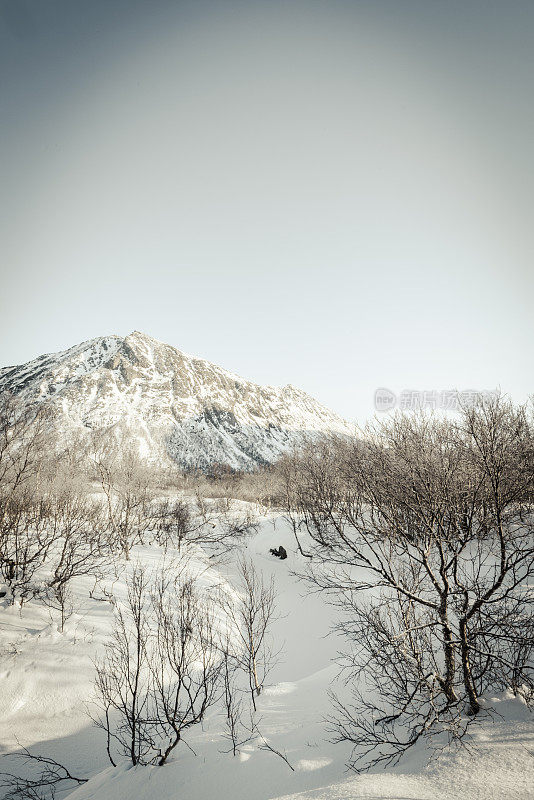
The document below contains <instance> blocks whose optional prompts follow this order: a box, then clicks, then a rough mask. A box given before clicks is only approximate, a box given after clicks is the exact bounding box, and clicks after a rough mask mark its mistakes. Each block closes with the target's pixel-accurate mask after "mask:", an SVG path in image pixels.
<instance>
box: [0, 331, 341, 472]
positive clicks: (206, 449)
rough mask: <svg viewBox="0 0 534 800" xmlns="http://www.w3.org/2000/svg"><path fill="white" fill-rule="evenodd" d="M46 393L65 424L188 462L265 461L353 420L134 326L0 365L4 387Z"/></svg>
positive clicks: (38, 397)
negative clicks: (123, 334)
mask: <svg viewBox="0 0 534 800" xmlns="http://www.w3.org/2000/svg"><path fill="white" fill-rule="evenodd" d="M2 391H9V392H11V393H14V394H16V395H19V396H20V397H21V398H23V399H24V400H25V402H29V403H34V402H43V401H45V402H46V401H49V402H50V404H51V405H52V407H53V408H54V410H55V412H56V416H57V419H58V423H59V426H60V427H61V429H62V430H64V431H84V430H85V431H89V430H95V429H97V430H99V429H109V430H112V431H113V432H114V433H115V434H116V435H117V436H118V437H121V436H124V435H127V436H128V437H129V438H131V437H135V439H136V440H137V442H138V444H139V449H140V452H141V454H142V455H144V456H146V457H148V458H151V459H158V460H159V459H161V458H163V457H165V454H167V455H170V456H171V457H172V458H173V459H174V460H175V461H177V462H178V463H179V464H180V465H182V466H183V467H185V468H200V469H206V468H207V467H209V466H210V465H211V464H213V463H224V464H229V465H230V466H232V467H234V468H238V469H251V468H253V467H254V466H255V465H257V464H265V463H271V462H273V461H274V460H276V459H277V458H278V457H279V456H280V454H281V453H282V452H283V451H284V450H286V449H287V448H289V447H291V446H292V445H293V444H295V443H297V442H298V441H299V440H300V439H301V437H302V436H303V434H304V435H305V434H320V433H330V432H335V433H341V434H348V435H350V434H352V433H353V428H352V426H351V425H350V424H349V423H347V422H346V421H345V420H343V419H342V418H341V417H339V416H337V415H336V414H334V413H333V412H331V411H329V410H328V409H327V408H325V407H324V406H322V405H321V404H320V403H318V402H317V401H316V400H315V399H314V398H313V397H310V396H309V395H308V394H306V393H305V392H303V391H300V390H298V389H295V388H294V387H293V386H291V385H288V386H284V387H281V388H278V387H273V386H259V385H257V384H255V383H252V382H250V381H246V380H243V379H242V378H240V377H238V376H237V375H234V374H232V373H231V372H227V371H226V370H224V369H221V368H220V367H217V366H216V365H215V364H212V363H210V362H209V361H205V360H203V359H200V358H194V357H192V356H189V355H186V354H185V353H182V352H180V351H179V350H177V349H176V348H174V347H171V346H170V345H167V344H163V343H162V342H159V341H157V340H156V339H153V338H151V337H150V336H146V335H145V334H142V333H139V332H138V331H134V332H133V333H131V334H130V335H129V336H126V337H119V336H104V337H101V338H98V339H92V340H91V341H88V342H83V343H82V344H80V345H77V346H76V347H72V348H70V349H69V350H66V351H64V352H61V353H54V354H49V355H43V356H40V357H39V358H36V359H35V360H33V361H30V362H28V363H27V364H23V365H21V366H15V367H5V368H3V369H1V370H0V392H2Z"/></svg>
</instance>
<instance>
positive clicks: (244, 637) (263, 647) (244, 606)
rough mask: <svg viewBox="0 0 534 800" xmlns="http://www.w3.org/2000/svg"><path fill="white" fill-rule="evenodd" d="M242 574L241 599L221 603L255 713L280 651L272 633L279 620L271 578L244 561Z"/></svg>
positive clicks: (241, 564)
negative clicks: (265, 579) (268, 579)
mask: <svg viewBox="0 0 534 800" xmlns="http://www.w3.org/2000/svg"><path fill="white" fill-rule="evenodd" d="M239 571H240V584H239V586H238V591H239V597H238V598H237V600H236V599H235V598H234V597H230V596H229V595H227V594H225V595H223V596H222V599H221V603H222V606H223V608H224V610H225V612H226V614H227V616H228V619H229V620H230V622H231V632H232V635H233V636H234V637H235V640H236V643H237V644H236V647H235V649H234V658H235V660H236V662H237V664H238V666H239V668H240V669H241V670H242V671H243V672H244V673H245V675H246V677H247V681H248V687H249V692H250V698H251V701H252V705H253V708H254V710H256V698H257V697H258V695H259V694H260V693H261V690H262V688H263V685H264V682H265V679H266V678H267V675H268V674H269V672H270V670H271V669H272V667H273V666H274V664H275V663H276V658H277V656H278V654H279V651H280V649H277V650H276V649H275V648H274V647H273V642H272V638H271V630H270V629H271V625H272V623H273V622H274V620H275V618H276V602H275V589H274V582H273V580H272V578H271V580H270V581H269V582H265V581H264V579H263V575H261V574H259V573H258V572H257V570H256V568H255V567H254V565H253V563H252V562H251V561H247V560H245V559H243V560H241V561H240V564H239Z"/></svg>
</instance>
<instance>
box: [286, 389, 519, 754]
mask: <svg viewBox="0 0 534 800" xmlns="http://www.w3.org/2000/svg"><path fill="white" fill-rule="evenodd" d="M532 441H533V438H532V423H531V422H529V420H528V417H527V414H526V410H525V409H522V408H520V409H514V408H513V407H512V406H511V405H510V404H509V403H507V402H506V401H504V400H502V399H500V398H499V399H496V400H494V401H491V402H489V403H483V404H481V405H478V406H476V407H474V408H470V409H466V410H465V411H464V413H463V415H462V418H461V420H460V421H459V422H455V421H450V420H443V419H438V418H436V417H431V416H428V415H426V416H425V415H423V414H421V415H411V416H407V415H406V416H399V417H396V418H394V419H392V420H390V421H389V422H387V423H385V424H382V425H379V426H378V427H375V428H373V429H368V430H367V431H366V432H365V436H364V437H363V438H362V439H361V440H359V441H356V442H348V441H341V440H338V441H337V442H334V443H333V444H332V443H329V442H323V443H322V444H321V445H320V446H318V445H315V446H314V448H313V449H312V448H308V449H307V450H306V451H305V452H304V453H303V454H302V456H301V457H300V458H299V460H298V477H297V480H296V481H295V484H294V485H293V486H292V488H291V507H290V508H289V509H288V511H289V513H290V514H291V515H293V516H295V517H296V524H298V525H302V526H303V527H304V529H305V530H306V532H307V534H308V539H307V545H306V548H305V550H306V553H307V554H308V555H310V556H311V557H312V558H311V562H310V567H309V570H308V572H307V577H308V579H309V580H311V581H312V582H313V584H314V585H315V586H316V587H317V588H319V589H322V590H324V591H326V592H327V593H328V595H329V597H330V599H331V600H332V602H334V603H336V604H338V605H339V607H340V609H341V612H342V614H343V617H342V621H341V623H340V629H341V631H342V633H344V634H345V635H346V636H347V637H348V640H349V641H350V643H351V649H350V651H349V652H348V654H347V657H346V659H345V662H344V665H345V669H346V671H345V676H346V679H347V682H348V683H349V685H351V686H352V689H353V702H352V705H351V704H349V703H347V701H344V702H341V701H338V702H337V711H338V714H337V723H336V722H335V720H334V721H332V724H333V725H334V728H335V727H336V724H337V729H336V730H337V737H338V738H339V739H342V740H348V741H351V742H353V744H354V745H355V749H354V758H353V760H352V762H351V766H354V767H357V766H358V765H359V764H364V765H365V764H368V763H370V761H371V763H372V762H373V760H376V761H382V760H385V761H388V760H394V759H395V758H398V757H399V756H400V755H402V753H403V752H404V751H405V750H406V749H407V748H409V747H411V746H413V745H414V744H415V743H416V742H417V741H418V739H419V738H420V737H421V736H425V737H428V736H431V735H433V734H434V733H435V732H440V731H445V732H447V733H448V735H449V736H450V738H451V739H453V740H457V739H458V738H460V737H461V736H462V735H463V732H464V731H465V728H466V724H467V722H468V721H469V719H473V718H474V717H475V716H476V715H477V714H478V713H479V711H480V708H481V706H480V701H479V697H480V694H481V693H482V692H484V691H485V690H486V689H488V688H489V687H490V686H493V687H495V686H497V685H500V686H503V685H515V686H519V685H520V684H521V685H527V687H528V686H532V673H531V672H530V668H529V663H528V662H529V657H530V655H531V653H532V645H533V640H532V639H531V638H530V634H531V631H532V605H531V604H532V598H531V596H529V593H528V588H527V582H528V578H529V576H531V575H532V574H533V572H534V543H533V538H532V534H533V527H532V523H531V521H529V520H530V519H531V518H530V517H529V515H530V513H531V511H532V506H531V502H532V500H531V498H532V481H533V470H532V463H533V462H532ZM365 598H367V600H366V599H365ZM362 674H365V676H366V680H368V681H370V682H371V683H372V684H373V685H374V692H373V694H372V696H365V695H364V694H363V693H362V691H361V690H360V688H359V683H358V681H359V679H360V678H361V676H362ZM377 698H380V699H379V700H377ZM465 712H467V713H465ZM367 756H369V758H368V757H367Z"/></svg>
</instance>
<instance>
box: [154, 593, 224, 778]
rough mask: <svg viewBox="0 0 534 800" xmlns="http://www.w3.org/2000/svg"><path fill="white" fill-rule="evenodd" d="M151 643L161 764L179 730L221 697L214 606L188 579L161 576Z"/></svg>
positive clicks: (198, 719)
mask: <svg viewBox="0 0 534 800" xmlns="http://www.w3.org/2000/svg"><path fill="white" fill-rule="evenodd" d="M153 602H154V608H155V612H156V642H155V651H154V654H153V659H152V665H151V666H152V681H153V695H154V702H153V708H154V712H155V718H154V724H155V727H156V729H157V731H158V735H159V737H160V738H162V739H163V740H164V741H165V744H164V745H163V746H162V747H161V750H160V753H159V756H158V758H157V764H158V765H159V766H163V764H165V762H166V761H167V759H168V758H169V756H170V754H171V753H172V751H173V750H174V748H175V747H176V745H177V744H178V743H179V742H180V741H181V739H182V734H183V732H184V731H185V730H187V729H188V728H190V727H191V726H192V725H196V724H198V723H199V722H201V721H202V720H203V719H204V717H205V715H206V712H207V710H208V709H209V708H211V707H212V706H213V705H214V704H215V703H216V702H217V701H218V700H219V699H220V696H221V691H222V679H223V675H224V662H223V659H222V658H221V653H220V649H219V647H218V637H217V633H216V628H215V624H214V615H213V608H212V606H211V604H210V603H209V602H208V601H207V599H206V598H205V597H202V596H201V595H200V594H199V592H198V590H197V588H196V586H195V581H194V579H193V578H191V577H187V578H183V577H179V578H178V579H177V580H175V581H173V582H172V583H170V584H169V583H168V582H167V581H165V580H164V579H161V580H160V582H159V584H158V587H157V591H156V593H155V595H154V598H153Z"/></svg>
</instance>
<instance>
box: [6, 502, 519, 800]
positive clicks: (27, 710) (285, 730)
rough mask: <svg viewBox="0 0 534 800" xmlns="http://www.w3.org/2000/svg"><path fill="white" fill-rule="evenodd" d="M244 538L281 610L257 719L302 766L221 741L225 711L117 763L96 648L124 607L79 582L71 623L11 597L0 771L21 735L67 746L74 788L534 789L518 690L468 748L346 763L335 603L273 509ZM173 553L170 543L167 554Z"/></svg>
mask: <svg viewBox="0 0 534 800" xmlns="http://www.w3.org/2000/svg"><path fill="white" fill-rule="evenodd" d="M280 544H282V545H284V547H285V548H286V549H287V551H288V554H289V557H288V559H287V560H285V561H280V560H278V559H276V558H274V557H273V556H271V555H270V554H269V548H270V547H274V546H279V545H280ZM244 550H245V552H246V555H247V556H248V557H249V558H251V559H252V560H253V562H254V564H255V566H256V568H257V569H258V570H261V571H262V572H263V573H264V574H265V575H267V576H270V575H273V576H274V579H275V582H276V588H277V598H278V608H279V611H280V615H281V616H280V619H279V620H278V621H277V622H276V623H275V625H276V627H275V629H274V631H275V635H276V641H277V643H278V644H280V645H282V644H283V645H284V650H283V656H282V659H281V661H280V663H279V664H278V665H277V666H276V668H275V670H274V671H273V673H272V674H271V676H270V679H269V685H268V687H267V688H266V690H265V692H264V693H263V694H262V695H261V697H260V701H259V718H260V719H261V723H260V727H261V730H262V733H263V735H264V736H265V738H266V740H267V741H268V742H269V743H270V744H271V745H272V747H273V748H274V749H276V750H278V751H280V752H281V753H283V754H284V755H285V756H286V757H287V759H288V761H289V762H290V764H291V766H292V767H293V770H291V769H290V768H289V767H288V765H287V764H286V763H285V762H284V761H283V760H282V759H281V758H279V757H277V756H276V755H274V754H273V753H272V752H268V751H266V750H262V749H259V748H258V746H257V745H253V744H249V745H244V746H243V747H242V748H241V753H240V755H239V756H238V757H235V758H233V757H232V756H231V755H229V754H227V753H225V752H223V751H225V750H227V747H228V743H227V742H226V741H225V740H224V739H222V738H221V731H222V729H223V719H222V716H221V715H220V714H219V713H213V714H211V715H210V716H209V718H208V719H207V720H206V721H205V724H204V725H203V726H202V728H200V726H198V727H197V728H192V729H191V730H190V731H189V732H188V733H187V735H186V736H185V739H186V741H187V744H188V745H189V746H190V748H191V749H189V748H188V747H187V746H185V744H182V743H181V744H180V745H179V746H178V748H177V749H176V751H175V755H174V757H173V759H172V760H171V761H170V763H169V764H167V765H166V766H164V767H135V768H134V767H131V766H129V765H128V764H126V763H124V764H121V765H119V766H118V767H117V768H113V767H110V766H109V762H108V761H107V757H106V753H105V742H104V735H103V733H102V732H101V731H99V730H97V729H96V728H95V727H94V725H93V724H92V722H91V719H90V717H89V715H88V712H90V710H91V703H92V697H93V680H94V667H93V659H94V657H95V655H96V653H97V652H98V650H99V648H101V647H102V644H103V642H104V641H105V640H106V637H107V636H108V635H109V632H110V629H111V625H112V619H113V611H112V608H111V606H110V604H109V603H108V602H107V601H106V600H105V599H100V600H99V599H91V598H90V597H89V590H90V589H91V588H92V581H90V580H80V581H79V582H78V583H77V584H76V603H77V606H76V613H75V614H74V615H73V616H72V617H71V618H70V619H69V620H68V622H67V623H66V626H65V630H64V632H63V633H60V632H59V631H58V627H57V619H55V618H54V614H55V612H53V611H52V612H50V611H49V610H48V609H46V608H45V607H43V606H41V605H39V604H37V603H28V604H27V605H26V606H25V607H24V608H23V610H22V612H20V611H19V609H18V608H12V607H8V606H7V603H6V602H5V601H0V602H2V603H4V605H3V607H2V608H1V609H0V654H1V662H0V679H1V683H0V687H1V688H0V747H1V749H2V752H3V753H4V754H7V755H6V756H5V757H4V758H3V759H2V761H3V762H4V763H3V764H0V770H2V771H19V772H20V770H21V767H22V765H21V763H19V762H17V760H16V759H14V758H13V757H12V756H10V755H9V754H10V753H14V752H16V751H17V750H19V749H20V746H27V747H29V748H30V750H31V752H33V753H41V754H43V755H47V756H50V757H52V758H55V759H56V760H58V761H60V762H61V763H63V764H65V765H66V766H68V767H69V769H70V770H71V772H73V773H74V774H76V775H80V776H85V777H90V778H91V779H90V780H89V782H88V783H85V784H83V785H81V786H79V787H78V788H73V786H72V785H71V786H70V788H69V789H68V790H67V791H66V794H67V795H68V797H69V800H134V798H135V800H145V799H146V800H148V799H149V798H154V800H171V798H172V799H173V800H174V799H177V800H180V799H181V800H268V799H269V798H271V799H272V800H274V798H278V799H279V800H281V798H284V800H289V799H290V798H291V799H292V800H293V799H295V800H296V798H299V800H338V799H339V800H341V798H343V799H344V800H349V798H350V800H363V799H364V798H381V799H382V800H386V798H388V799H389V800H446V799H447V800H449V799H452V798H461V799H462V800H475V798H476V799H477V800H478V799H480V800H482V798H496V799H497V798H498V799H499V800H528V798H534V725H533V719H532V717H531V715H530V714H529V712H528V711H527V710H526V709H525V707H524V706H523V705H522V703H521V702H520V701H518V700H515V699H513V698H511V697H500V698H488V703H490V704H491V705H492V706H493V707H494V709H495V712H496V713H494V714H493V718H492V720H489V719H488V720H487V721H485V722H483V723H481V724H479V725H477V726H475V727H473V729H472V730H473V733H472V734H471V736H470V748H469V750H467V749H464V750H461V751H455V752H443V753H442V754H441V755H440V756H439V757H434V758H433V759H431V760H429V753H428V752H427V751H426V749H425V748H424V747H423V746H421V747H419V748H417V749H414V751H413V752H412V753H411V754H410V755H409V756H407V757H406V758H405V760H403V761H402V762H401V763H400V765H398V766H397V767H395V768H393V769H388V770H379V771H376V772H373V773H370V774H365V775H361V776H355V775H353V774H350V773H348V772H347V771H346V770H345V766H344V765H345V761H346V759H347V756H348V753H349V751H348V748H347V747H345V746H342V745H333V744H332V743H330V742H329V741H328V734H327V732H326V731H325V726H324V722H323V717H324V715H325V714H327V713H328V710H329V699H328V689H329V688H330V686H331V683H332V681H333V680H335V676H336V667H335V664H334V663H333V659H334V658H335V655H336V652H337V651H338V649H339V646H340V642H339V641H336V639H335V637H333V636H331V635H328V633H329V630H330V627H331V624H332V621H333V613H334V612H333V610H332V609H331V608H330V607H329V606H327V605H326V604H325V603H324V599H323V598H322V597H321V596H319V595H316V594H312V593H310V592H309V589H308V588H307V587H306V585H305V584H303V583H301V582H299V581H298V580H297V579H296V578H295V577H294V575H293V574H292V569H293V568H295V567H297V568H298V566H299V558H300V557H299V556H298V555H297V553H296V552H295V547H294V542H293V539H292V534H291V533H290V531H289V529H288V527H287V525H286V524H285V523H284V521H283V520H282V518H280V517H276V516H275V515H270V516H268V517H265V518H264V519H263V521H262V524H261V527H260V529H259V531H258V533H257V534H256V535H255V536H254V537H253V538H252V539H250V540H249V541H248V544H247V545H246V547H245V548H244ZM163 557H164V555H163V552H162V551H161V550H159V549H158V548H155V547H154V548H150V547H144V548H136V550H135V552H134V554H133V558H132V562H135V561H136V560H138V561H139V562H141V563H143V564H145V565H147V566H148V567H153V568H154V569H156V568H157V566H158V564H159V563H161V560H162V558H163ZM171 557H172V554H167V556H166V558H167V561H169V562H170V560H172V558H171ZM236 561H237V559H236V558H232V559H231V561H230V563H227V564H223V565H218V566H210V567H209V569H208V571H207V572H205V574H204V578H203V579H204V580H205V581H214V582H216V583H220V582H221V581H228V582H229V583H230V584H232V583H233V582H234V581H235V574H236ZM129 568H130V567H126V566H125V568H124V570H123V572H122V574H121V575H120V577H119V579H118V580H117V581H116V583H115V585H114V587H113V591H114V593H115V594H116V595H117V596H119V597H120V596H121V595H122V596H123V595H124V592H125V580H126V575H127V572H128V569H129ZM97 595H98V591H97ZM100 596H102V595H101V593H100ZM50 615H52V617H51V616H50ZM193 751H194V752H193ZM58 796H60V795H59V794H58ZM63 796H64V794H63ZM0 797H1V794H0Z"/></svg>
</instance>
